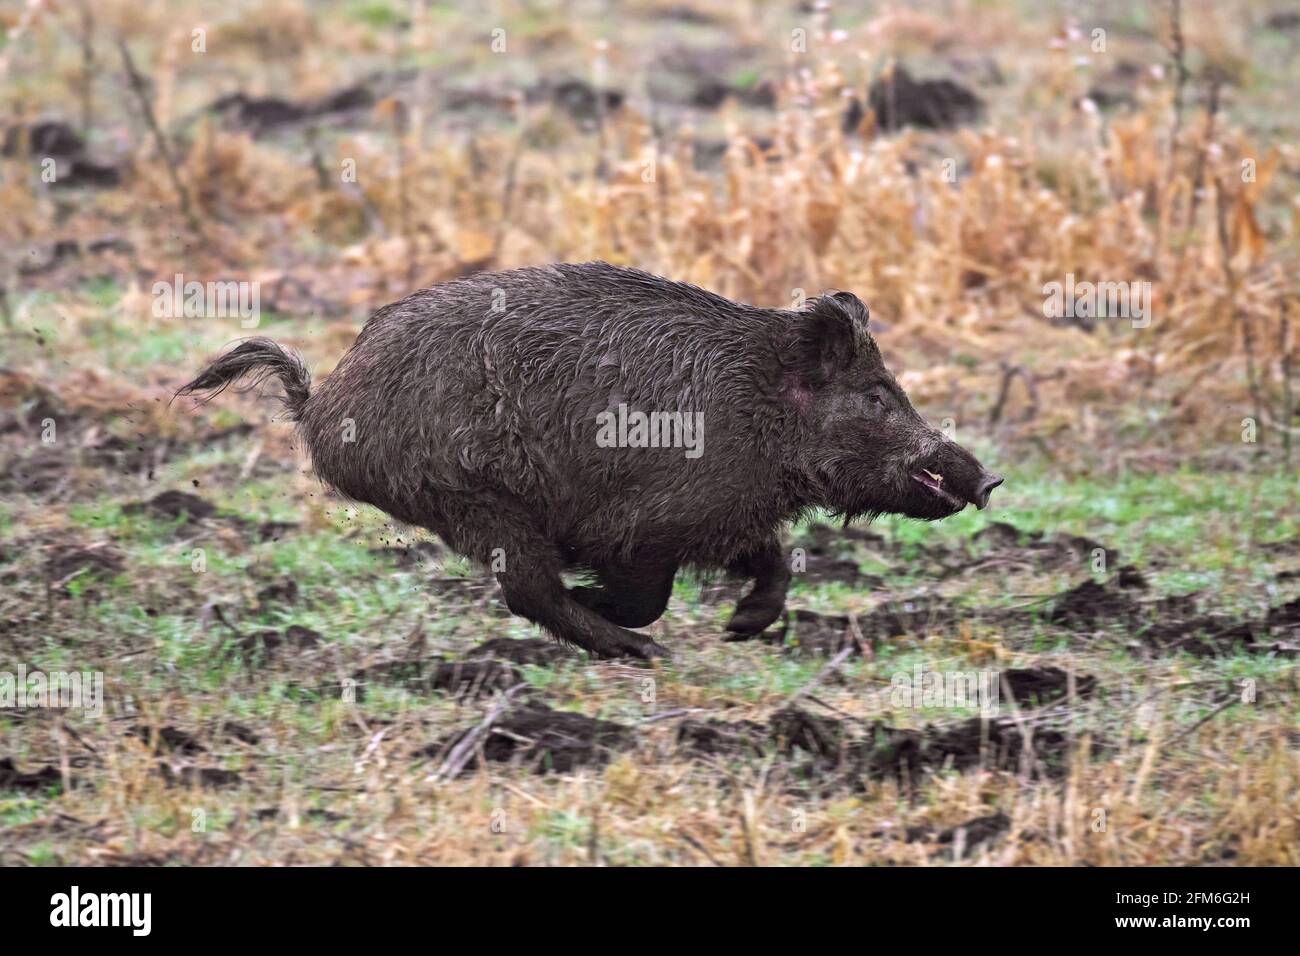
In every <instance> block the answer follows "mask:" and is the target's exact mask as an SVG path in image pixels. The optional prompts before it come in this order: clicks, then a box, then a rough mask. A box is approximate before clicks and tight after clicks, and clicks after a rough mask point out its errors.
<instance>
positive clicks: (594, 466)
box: [178, 262, 1002, 658]
mask: <svg viewBox="0 0 1300 956" xmlns="http://www.w3.org/2000/svg"><path fill="white" fill-rule="evenodd" d="M867 323H868V313H867V307H866V306H865V305H863V304H862V302H861V301H860V300H859V299H858V298H857V297H856V296H854V295H853V294H851V293H848V292H835V293H830V294H826V295H822V296H821V297H819V298H816V299H813V300H810V301H809V302H808V303H807V305H806V307H805V308H803V309H798V310H785V309H767V308H758V307H755V306H752V305H744V304H741V303H737V302H732V301H730V300H729V299H725V298H723V297H722V296H719V295H715V294H713V293H711V292H706V291H705V290H703V289H700V288H697V287H695V286H693V285H688V284H686V283H683V282H673V281H670V280H668V279H663V278H660V277H658V276H655V275H651V274H649V273H646V272H642V271H640V270H637V269H630V268H624V267H620V266H613V265H609V264H607V263H603V262H590V263H585V264H581V265H554V266H546V267H539V268H525V269H514V270H511V271H508V272H496V273H483V274H478V275H473V276H470V277H467V278H461V279H455V280H453V281H450V282H447V283H444V284H442V285H439V286H436V287H434V288H431V289H424V290H422V291H419V292H416V293H414V294H412V295H410V296H407V297H406V298H405V299H402V300H401V301H399V302H395V303H393V304H391V305H387V306H384V307H383V308H381V309H379V310H378V311H377V312H375V313H374V315H373V316H372V317H371V318H370V320H369V321H368V322H367V323H366V324H365V327H364V328H363V329H362V330H361V333H360V335H358V337H357V340H356V342H355V343H353V345H352V347H351V348H350V349H349V350H348V352H347V354H345V355H344V356H343V358H342V360H341V361H340V362H339V364H338V367H337V368H336V369H335V370H334V371H333V372H332V373H331V374H330V375H329V376H328V378H327V379H326V380H325V381H324V382H323V383H321V384H319V385H318V386H317V387H316V388H314V389H312V388H311V380H310V375H309V373H308V371H307V368H306V366H305V365H304V364H303V361H302V359H301V358H300V357H298V356H297V355H295V354H293V353H290V352H288V351H286V350H285V349H283V348H281V347H280V346H279V345H276V344H275V343H274V342H271V341H269V340H267V339H264V338H253V339H248V340H246V341H244V342H242V343H241V344H239V345H237V346H236V347H235V348H234V349H232V350H231V351H229V352H227V353H225V354H224V355H221V356H220V357H218V358H217V359H215V360H214V361H213V362H212V363H211V364H210V365H208V366H207V368H205V369H204V370H203V372H202V373H201V374H200V375H199V376H198V377H197V378H195V379H194V381H192V382H190V383H189V384H188V385H186V386H184V387H183V388H181V389H180V391H179V392H178V394H180V395H206V396H208V397H211V396H212V395H214V394H216V393H218V392H220V391H221V390H222V389H224V388H225V387H226V386H228V385H230V384H231V383H232V382H234V381H236V380H237V379H239V378H241V377H243V376H245V375H248V374H251V375H253V376H254V381H255V382H256V381H260V380H262V379H265V378H266V377H268V376H276V377H278V378H279V380H280V381H281V382H282V383H283V386H284V389H285V403H286V405H287V408H288V411H289V414H290V415H291V416H292V418H293V420H294V421H296V423H297V428H298V432H299V434H300V436H301V439H302V441H303V444H304V445H305V447H306V449H307V451H308V453H309V454H310V456H311V461H312V464H313V467H314V469H315V472H316V474H317V475H318V476H319V477H320V478H321V479H322V480H323V481H324V482H326V483H327V484H329V485H330V486H332V487H333V488H334V489H336V490H337V491H338V492H339V493H341V494H342V495H344V496H346V497H348V498H351V499H354V500H356V501H360V502H366V503H369V504H372V505H374V506H375V507H377V508H379V509H381V510H383V511H385V512H387V513H388V514H390V515H392V516H393V517H394V518H397V519H398V520H400V521H402V522H406V523H408V524H412V525H418V526H420V527H424V528H427V529H429V530H430V531H432V532H434V533H435V534H437V535H438V536H439V537H440V538H441V539H442V540H443V541H444V542H446V543H447V545H448V546H450V547H451V548H453V549H454V550H456V551H457V552H459V553H461V554H464V555H466V556H468V557H469V558H471V559H473V560H475V561H478V562H481V563H482V564H484V565H486V566H488V567H490V568H491V569H492V571H493V572H494V573H495V575H496V578H497V581H498V582H499V584H500V587H501V591H502V595H503V597H504V600H505V603H506V605H507V606H508V607H509V608H510V610H511V611H512V612H513V613H515V614H518V615H522V616H523V617H525V618H527V619H528V620H530V621H533V622H535V623H537V624H540V625H541V626H542V627H543V628H545V629H546V630H548V631H549V632H550V633H551V634H552V635H554V636H555V637H556V638H558V639H559V640H561V641H565V642H568V643H570V644H573V645H577V646H578V647H582V648H585V649H586V650H588V651H589V652H590V653H592V654H593V655H596V656H632V657H641V658H649V657H655V656H661V655H665V654H666V653H667V652H666V650H665V649H664V648H663V647H661V646H660V645H659V644H657V643H655V642H654V641H653V640H651V639H650V638H648V637H646V636H645V635H642V634H637V633H635V632H634V631H632V630H629V628H639V627H645V626H646V625H648V624H650V623H652V622H653V621H655V620H657V619H658V618H659V617H660V615H662V614H663V612H664V609H665V607H666V606H667V604H668V598H669V594H670V592H671V590H672V586H673V578H674V576H675V575H676V573H677V571H678V570H679V569H681V568H683V567H689V568H694V569H697V570H703V571H709V570H719V569H725V570H726V571H729V572H732V573H734V574H738V575H740V576H743V577H745V578H751V579H753V586H752V588H751V589H750V590H749V591H748V593H747V594H746V595H745V596H744V598H743V599H742V600H741V601H740V602H739V604H738V605H737V607H736V609H735V613H734V614H733V615H732V616H731V618H730V621H729V623H728V624H727V628H728V630H730V631H732V632H734V633H736V634H740V635H746V634H756V633H758V632H760V631H762V630H763V629H765V628H767V627H768V626H769V625H771V624H772V623H773V622H775V621H776V620H777V619H778V618H779V617H780V615H781V612H782V609H783V607H784V605H785V593H786V587H787V585H788V584H789V580H790V570H789V567H788V565H787V556H786V553H785V550H784V548H783V546H782V543H781V532H782V528H783V527H784V526H785V525H786V524H788V523H789V522H791V521H793V520H795V519H798V518H799V517H800V516H802V515H805V514H806V513H808V512H810V511H811V510H813V509H816V508H822V509H827V510H829V511H830V512H831V513H833V514H836V515H840V516H843V517H844V518H845V519H846V520H851V519H856V518H868V519H869V518H872V517H875V516H877V515H881V514H885V513H891V514H902V515H907V516H909V517H912V518H920V519H925V520H933V519H939V518H945V517H947V516H949V515H952V514H954V513H956V512H958V511H960V510H961V509H962V508H964V507H965V506H966V505H967V504H968V503H971V504H974V505H975V506H976V507H978V508H984V507H985V505H986V504H987V503H988V500H989V494H990V492H992V490H993V489H994V488H996V487H997V486H998V485H999V484H1001V482H1002V479H1001V478H999V477H998V476H996V475H993V474H990V473H989V472H987V471H985V470H984V468H983V467H981V465H980V463H979V462H978V461H976V460H975V458H974V456H973V455H971V454H970V453H969V452H968V451H966V450H965V449H964V448H962V447H961V446H960V445H958V444H956V443H955V442H953V441H951V440H950V439H948V438H947V437H946V436H945V435H944V434H942V433H941V432H940V431H938V430H936V429H934V428H932V427H930V426H929V425H928V424H926V422H925V421H924V420H923V419H922V418H921V416H920V415H919V414H917V412H916V410H915V409H914V408H913V407H912V404H911V402H909V401H908V398H907V395H906V394H904V392H903V390H902V389H901V388H900V387H899V385H898V383H897V382H896V381H895V380H894V377H893V375H891V374H890V372H889V371H888V369H886V368H885V365H884V362H883V361H882V360H881V356H880V351H879V349H878V348H877V347H876V343H875V341H874V340H873V338H872V336H871V333H870V332H869V331H868V329H867ZM565 570H571V571H578V572H581V573H583V574H584V575H585V576H586V579H587V580H588V582H589V583H587V584H585V585H583V586H579V587H573V588H568V587H566V586H565V584H564V581H563V579H562V577H561V574H562V572H564V571H565Z"/></svg>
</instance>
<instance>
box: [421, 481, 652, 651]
mask: <svg viewBox="0 0 1300 956" xmlns="http://www.w3.org/2000/svg"><path fill="white" fill-rule="evenodd" d="M448 504H452V507H448V506H447V505H448ZM443 508H444V509H445V513H443V514H440V515H439V516H438V517H439V519H441V520H438V521H436V522H431V526H433V530H435V531H437V532H438V534H439V535H440V536H441V537H442V538H443V539H444V540H446V541H447V543H448V544H450V545H451V546H452V547H453V548H455V549H456V550H457V551H460V552H461V553H462V554H465V555H468V556H469V557H471V558H473V559H475V560H477V561H481V562H483V563H484V564H487V565H493V562H494V560H495V561H500V562H502V564H501V567H502V570H500V571H497V572H496V578H497V582H498V583H499V584H500V585H501V592H502V596H503V597H504V598H505V602H506V607H508V608H510V610H511V611H512V612H513V613H515V614H518V615H520V616H521V617H525V618H527V619H528V620H530V621H532V622H533V623H535V624H540V625H541V626H542V627H544V628H545V629H546V630H548V631H549V632H550V633H551V634H552V635H553V636H555V637H556V638H558V639H559V640H561V641H564V642H566V643H569V644H575V645H577V646H578V647H581V648H585V649H586V650H587V651H589V652H591V654H592V655H594V656H597V657H640V658H647V659H648V658H651V657H667V656H668V651H667V650H666V649H665V648H663V647H660V646H659V645H658V644H656V643H655V642H654V641H652V640H650V639H649V638H648V637H645V636H643V635H641V634H637V633H635V632H634V631H629V630H625V629H624V628H621V627H619V626H617V625H616V624H612V623H611V622H609V621H607V620H606V619H605V618H603V617H601V616H600V615H599V614H597V613H596V612H595V611H593V610H591V609H590V608H587V607H583V606H582V605H581V604H579V603H578V602H577V601H575V600H574V599H573V597H572V596H571V595H570V594H569V591H568V589H567V588H566V587H565V586H564V581H563V580H562V579H561V578H560V570H561V567H562V564H561V561H560V556H559V553H558V551H557V549H556V548H555V547H554V545H552V544H551V542H550V541H548V540H547V539H546V538H545V537H544V536H543V535H542V533H541V532H540V531H538V529H537V528H536V527H535V526H534V524H533V523H532V520H531V518H530V517H529V514H528V511H527V509H525V508H523V507H522V506H520V505H518V504H516V503H514V502H511V501H509V500H502V499H501V498H496V497H493V498H490V499H474V498H468V497H464V496H462V497H461V498H459V499H457V500H456V501H455V502H454V504H453V503H448V502H444V503H443Z"/></svg>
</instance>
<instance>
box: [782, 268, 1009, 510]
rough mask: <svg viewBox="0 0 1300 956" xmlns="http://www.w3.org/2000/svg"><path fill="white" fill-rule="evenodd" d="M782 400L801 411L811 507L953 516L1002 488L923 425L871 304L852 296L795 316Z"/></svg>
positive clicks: (802, 462) (800, 462)
mask: <svg viewBox="0 0 1300 956" xmlns="http://www.w3.org/2000/svg"><path fill="white" fill-rule="evenodd" d="M782 360H783V364H784V369H783V373H782V379H781V398H782V399H783V400H784V401H786V402H789V403H791V404H793V405H794V406H795V407H796V408H797V409H798V419H799V424H798V428H797V435H796V438H795V456H794V457H795V460H794V461H793V462H791V464H792V465H793V466H794V467H795V469H796V470H797V471H798V473H799V476H800V478H801V479H802V481H803V482H804V483H806V484H805V487H807V488H809V489H811V490H810V496H811V497H812V498H814V499H815V500H814V501H813V502H811V503H813V504H816V505H819V506H821V507H824V508H828V509H830V510H832V511H834V512H836V513H838V514H842V515H844V516H845V517H847V518H854V517H859V516H870V517H874V516H876V515H879V514H902V515H906V516H908V517H911V518H923V519H927V520H935V519H938V518H946V517H948V516H949V515H952V514H955V513H957V512H958V511H961V510H962V509H963V508H965V507H966V505H967V504H973V505H975V507H977V508H981V509H982V508H984V507H985V506H986V505H987V504H988V500H989V495H990V493H992V491H993V489H994V488H996V487H997V486H998V485H1000V484H1002V479H1001V478H999V477H998V476H997V475H994V474H990V473H989V472H987V471H985V470H984V468H983V466H981V465H980V463H979V462H978V461H976V459H975V456H974V455H972V454H971V453H970V452H968V451H967V450H966V449H964V448H962V447H961V446H960V445H958V444H957V443H956V442H954V441H952V440H951V439H949V438H948V437H947V436H946V435H944V434H943V433H942V432H941V431H939V430H938V429H936V428H932V427H931V426H930V425H928V424H926V422H925V420H924V419H923V418H921V416H920V415H918V414H917V412H916V409H914V408H913V407H912V403H911V402H910V401H908V398H907V395H906V393H904V391H903V390H902V389H901V388H900V387H899V385H898V382H897V381H895V380H894V376H893V375H891V374H890V372H889V369H887V368H885V363H884V361H883V360H882V359H881V357H880V350H879V349H878V348H877V347H876V343H875V340H874V339H872V337H871V334H870V333H869V332H868V331H867V307H866V306H865V305H863V304H862V302H861V301H860V300H859V299H858V298H857V296H855V295H853V294H851V293H848V292H837V293H834V294H831V295H824V296H822V297H821V298H819V299H816V300H814V301H812V302H811V303H809V307H808V309H807V311H804V312H800V313H797V314H796V316H795V319H794V322H793V323H792V325H791V328H790V331H789V339H788V340H787V342H786V343H785V349H784V354H783V356H782Z"/></svg>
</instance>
